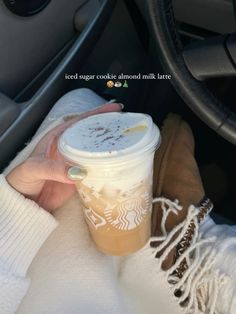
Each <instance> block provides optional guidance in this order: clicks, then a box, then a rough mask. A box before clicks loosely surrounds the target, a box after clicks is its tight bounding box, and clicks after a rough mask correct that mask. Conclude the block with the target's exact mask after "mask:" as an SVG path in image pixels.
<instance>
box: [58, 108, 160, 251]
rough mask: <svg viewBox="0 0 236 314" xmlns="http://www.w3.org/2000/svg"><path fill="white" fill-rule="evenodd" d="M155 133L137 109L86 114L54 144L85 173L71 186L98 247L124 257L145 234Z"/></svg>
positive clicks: (140, 244)
mask: <svg viewBox="0 0 236 314" xmlns="http://www.w3.org/2000/svg"><path fill="white" fill-rule="evenodd" d="M159 144H160V132H159V129H158V128H157V126H156V125H155V124H154V123H153V121H152V118H151V117H150V116H148V115H145V114H140V113H105V114H99V115H95V116H91V117H89V118H86V119H84V120H81V121H79V122H77V123H75V124H74V125H73V126H72V127H70V128H69V129H67V130H66V131H65V132H64V133H63V134H62V136H61V138H60V139H59V142H58V149H59V151H60V153H61V154H62V155H63V156H64V158H65V159H66V160H69V161H71V162H73V163H75V164H77V165H79V166H80V167H82V168H84V169H85V171H86V173H87V175H86V177H85V178H84V179H83V180H81V181H80V182H78V184H77V190H78V193H79V196H80V199H81V202H82V204H83V209H84V215H85V218H86V221H87V224H88V227H89V230H90V233H91V236H92V238H93V240H94V242H95V243H96V245H97V247H98V249H99V250H100V251H102V252H104V253H106V254H110V255H127V254H130V253H133V252H135V251H137V250H139V249H140V248H142V247H143V246H144V245H145V244H146V243H147V241H148V239H149V237H150V230H151V211H152V181H153V157H154V153H155V150H156V149H157V148H158V146H159Z"/></svg>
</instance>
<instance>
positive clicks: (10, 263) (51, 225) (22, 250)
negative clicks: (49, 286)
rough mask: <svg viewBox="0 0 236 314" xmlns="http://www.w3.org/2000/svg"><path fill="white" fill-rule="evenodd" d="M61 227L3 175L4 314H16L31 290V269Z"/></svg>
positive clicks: (0, 300)
mask: <svg viewBox="0 0 236 314" xmlns="http://www.w3.org/2000/svg"><path fill="white" fill-rule="evenodd" d="M56 226H57V222H56V220H55V219H54V218H53V216H52V215H50V214H49V213H48V212H46V211H45V210H44V209H42V208H40V207H39V206H38V205H37V204H36V203H35V202H33V201H31V200H29V199H26V198H25V197H24V196H23V195H21V194H20V193H18V192H17V191H16V190H14V189H13V188H12V187H11V186H10V185H9V184H8V183H7V181H6V179H5V177H4V175H0V314H9V313H15V312H16V310H17V307H18V306H19V304H20V302H21V300H22V298H23V297H24V295H25V294H26V292H27V289H28V287H29V284H30V282H29V279H28V278H27V277H26V272H27V269H28V268H29V265H30V264H31V262H32V260H33V258H34V257H35V255H36V254H37V252H38V250H39V249H40V247H41V245H42V244H43V243H44V242H45V240H46V239H47V238H48V236H49V235H50V233H51V232H52V231H53V230H54V229H55V227H56Z"/></svg>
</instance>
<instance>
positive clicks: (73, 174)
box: [67, 166, 87, 181]
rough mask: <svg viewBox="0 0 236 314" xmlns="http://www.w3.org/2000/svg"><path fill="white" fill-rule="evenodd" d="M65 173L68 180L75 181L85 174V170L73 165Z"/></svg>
mask: <svg viewBox="0 0 236 314" xmlns="http://www.w3.org/2000/svg"><path fill="white" fill-rule="evenodd" d="M67 174H68V178H69V179H70V180H73V181H77V180H83V179H84V178H85V177H86V175H87V171H86V170H85V169H83V168H80V167H77V166H74V167H70V168H69V169H68V173H67Z"/></svg>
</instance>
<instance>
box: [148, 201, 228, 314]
mask: <svg viewBox="0 0 236 314" xmlns="http://www.w3.org/2000/svg"><path fill="white" fill-rule="evenodd" d="M157 202H158V203H160V205H161V209H162V211H163V216H162V222H161V230H162V236H158V237H152V238H151V239H150V242H149V243H150V244H151V243H152V242H153V241H158V242H161V244H160V245H159V246H158V247H156V248H154V249H153V251H152V254H153V257H155V256H156V255H157V254H158V253H159V252H161V251H162V250H163V249H165V250H164V253H163V254H162V255H161V257H160V258H158V259H157V261H158V263H159V266H160V267H161V265H162V264H163V262H164V261H165V259H166V258H167V256H168V255H169V253H170V252H171V251H172V250H173V249H174V248H175V247H176V246H177V245H178V243H179V242H180V241H181V240H182V239H183V237H184V235H185V234H186V232H187V230H188V228H189V225H190V223H194V225H195V228H194V231H193V237H192V239H191V243H190V244H191V245H190V246H189V247H187V248H186V250H185V251H184V252H183V254H181V255H180V256H179V257H178V258H177V260H176V261H175V263H174V265H173V266H172V267H171V268H170V269H168V270H167V271H166V277H167V281H168V283H169V285H170V288H171V290H172V292H173V295H174V296H175V298H176V301H177V303H178V304H179V305H180V306H181V307H182V309H183V310H184V313H186V314H206V313H209V314H214V313H215V311H216V301H217V297H218V294H219V291H220V289H221V287H222V286H223V285H224V284H225V283H226V281H227V279H228V276H226V275H225V274H221V273H220V272H219V270H215V269H214V268H213V264H214V260H215V257H216V254H217V252H216V250H215V249H214V248H213V246H212V244H213V243H214V242H215V240H216V238H215V237H211V238H208V239H203V238H202V235H201V234H200V232H199V223H198V217H197V216H198V213H199V209H198V208H197V207H195V206H193V205H191V206H189V209H188V214H187V217H186V219H185V220H184V221H183V222H182V223H180V224H179V225H177V226H176V227H175V228H174V229H173V230H172V231H171V232H169V233H168V232H167V230H166V227H165V225H166V220H167V218H168V216H169V215H170V213H174V214H176V215H178V212H179V211H180V210H182V206H180V204H179V202H178V200H175V201H171V200H169V199H167V198H164V197H158V198H155V199H153V203H157ZM174 235H177V237H176V239H175V240H174V241H173V242H171V243H170V241H171V239H172V238H173V236H174ZM183 261H185V263H186V264H187V268H186V271H185V272H184V273H183V276H182V277H179V276H177V275H176V270H177V269H178V267H179V266H180V265H181V263H182V262H183Z"/></svg>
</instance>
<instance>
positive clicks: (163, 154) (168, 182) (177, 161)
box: [152, 114, 204, 269]
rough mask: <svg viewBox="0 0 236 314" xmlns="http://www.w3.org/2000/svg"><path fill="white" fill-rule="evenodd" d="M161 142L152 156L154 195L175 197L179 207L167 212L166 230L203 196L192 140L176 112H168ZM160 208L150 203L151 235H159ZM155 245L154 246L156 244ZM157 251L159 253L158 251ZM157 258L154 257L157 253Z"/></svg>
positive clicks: (178, 220)
mask: <svg viewBox="0 0 236 314" xmlns="http://www.w3.org/2000/svg"><path fill="white" fill-rule="evenodd" d="M161 136H162V143H161V146H160V148H159V150H158V151H157V152H156V154H155V159H154V186H153V195H154V197H159V196H164V197H166V198H168V199H170V200H172V201H174V200H175V199H178V200H179V202H180V204H181V205H182V206H183V209H182V210H181V211H179V213H178V214H177V215H176V214H172V213H171V214H170V215H169V216H168V218H167V220H166V224H165V227H166V230H167V231H171V230H172V229H173V228H174V227H175V226H176V225H178V224H179V223H180V222H182V221H183V220H184V219H185V218H186V216H187V210H188V207H189V206H190V205H191V204H193V205H197V204H199V202H200V201H201V200H202V198H203V197H204V188H203V185H202V181H201V178H200V174H199V170H198V166H197V163H196V161H195V159H194V139H193V134H192V131H191V129H190V127H189V125H188V124H187V123H186V122H185V121H183V120H182V119H181V117H180V116H178V115H176V114H169V115H168V117H167V119H166V120H165V121H164V124H163V128H162V131H161ZM161 221H162V210H161V208H160V204H158V203H157V204H154V207H153V215H152V235H153V236H160V235H161ZM156 245H158V244H157V243H156ZM160 254H161V252H160ZM174 254H175V252H174V251H172V254H170V255H169V256H168V258H167V259H166V261H165V262H164V264H163V265H162V267H163V269H168V268H169V267H170V266H171V265H172V262H173V256H174ZM157 257H158V256H157Z"/></svg>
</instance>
